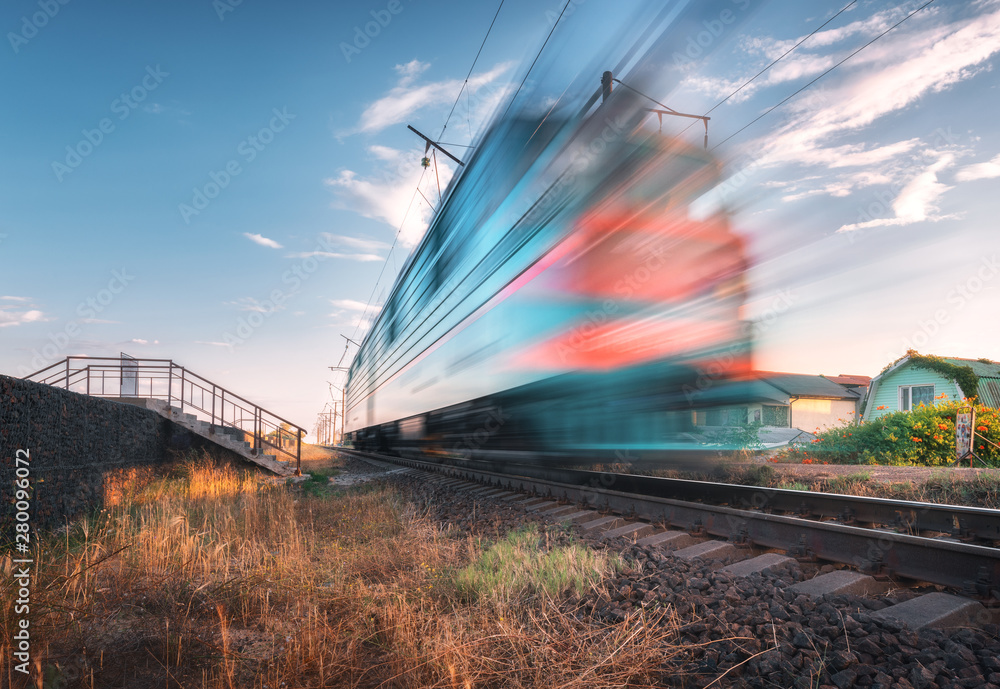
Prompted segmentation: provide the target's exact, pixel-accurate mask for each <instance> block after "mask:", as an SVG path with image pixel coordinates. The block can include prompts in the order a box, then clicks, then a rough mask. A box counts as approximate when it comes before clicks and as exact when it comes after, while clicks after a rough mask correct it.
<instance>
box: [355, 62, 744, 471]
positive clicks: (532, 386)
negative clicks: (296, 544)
mask: <svg viewBox="0 0 1000 689" xmlns="http://www.w3.org/2000/svg"><path fill="white" fill-rule="evenodd" d="M606 77H607V75H606ZM605 95H608V94H607V92H606V93H605ZM594 102H595V101H594V100H593V99H592V101H591V103H589V104H588V106H589V108H590V112H589V113H588V112H583V113H577V114H576V115H572V114H565V113H564V114H560V113H559V108H557V107H553V108H551V109H550V110H549V111H547V112H539V113H538V114H537V115H532V114H530V112H525V111H521V112H518V113H517V114H515V115H512V116H509V117H501V118H500V119H498V120H497V121H495V122H494V123H493V124H492V125H491V126H490V127H489V128H488V130H487V132H486V133H485V134H484V135H483V136H482V138H481V140H480V141H479V142H478V145H477V146H476V148H475V149H474V152H473V155H472V156H471V158H470V159H469V160H468V161H467V164H466V166H465V169H464V170H463V171H462V173H461V174H460V176H457V177H456V179H455V180H454V181H453V182H452V183H451V185H450V187H449V189H448V190H447V193H446V196H445V198H444V200H443V203H442V204H441V205H440V208H439V211H438V212H437V214H436V216H435V217H434V219H433V221H432V222H431V224H430V226H429V228H428V230H427V232H426V234H425V236H424V237H423V239H422V241H421V242H420V244H419V245H418V247H417V248H416V249H415V250H414V252H413V253H412V254H411V256H410V257H409V259H408V261H407V263H406V265H405V266H404V267H403V269H402V271H401V272H400V274H399V276H398V278H397V280H396V282H395V284H394V286H393V288H392V290H391V293H390V295H389V297H388V298H387V299H386V300H385V302H384V306H383V308H382V310H381V312H380V313H379V315H378V317H377V319H376V320H375V322H374V324H373V325H372V327H371V329H370V331H369V332H368V334H367V336H366V337H365V338H364V340H363V342H362V343H361V345H360V348H359V351H358V353H357V355H356V357H355V359H354V361H353V363H352V364H351V366H350V370H349V378H348V383H347V387H346V396H347V405H346V406H347V411H346V424H345V427H346V440H347V442H348V443H349V444H351V445H353V446H354V447H357V448H359V449H369V450H374V451H380V452H385V453H393V454H398V455H402V456H418V455H419V456H424V457H428V456H430V457H451V458H456V459H490V460H504V459H508V458H517V459H522V460H523V459H530V460H532V461H550V462H572V463H580V462H585V461H590V462H615V461H621V460H622V459H624V458H628V459H629V460H630V461H634V460H640V461H641V460H664V459H677V458H684V457H689V456H702V455H703V454H704V453H705V451H706V449H708V446H707V445H706V443H707V442H709V440H710V439H708V438H706V437H705V436H704V435H703V434H701V433H699V429H698V427H697V426H695V424H694V420H695V418H696V417H695V414H696V413H697V412H698V411H699V410H705V409H709V408H718V407H724V406H728V405H733V404H738V403H739V402H740V398H741V397H742V388H741V385H740V384H738V383H737V382H736V381H739V380H740V379H741V378H742V377H743V376H744V375H745V374H746V373H747V372H748V371H749V369H750V355H751V351H750V339H749V337H748V336H747V335H746V333H747V329H746V328H744V327H743V323H742V321H741V313H740V312H741V309H742V307H743V304H744V298H745V287H744V274H745V271H746V269H747V262H746V258H745V250H744V246H743V242H742V240H741V239H740V237H738V236H737V235H736V234H734V233H733V232H732V231H731V229H730V226H729V223H728V220H727V218H726V217H725V215H723V214H716V215H712V216H709V217H704V218H697V219H695V218H692V217H690V213H689V211H690V208H689V207H690V204H691V202H692V201H693V200H695V199H697V198H698V197H699V196H701V195H702V194H704V193H705V192H706V191H707V190H709V189H711V188H712V187H713V186H714V185H715V184H716V183H717V180H718V177H719V172H720V171H719V165H718V163H717V162H716V161H715V160H714V159H713V157H712V156H711V155H710V154H709V153H708V152H707V151H705V150H702V149H701V148H697V147H695V146H692V145H690V144H688V143H684V142H682V141H681V140H679V139H677V138H673V137H670V136H665V135H663V134H660V133H658V132H656V131H651V130H649V129H648V128H644V126H643V120H644V119H647V117H648V114H649V113H648V112H647V111H646V109H645V108H644V107H643V104H642V103H640V101H639V100H638V98H637V97H636V96H635V95H634V94H631V93H629V92H628V91H626V90H625V89H615V91H614V93H612V94H610V96H609V97H607V98H606V100H604V101H602V102H601V103H599V104H597V105H596V107H595V106H594ZM585 110H586V108H585ZM716 449H717V448H716Z"/></svg>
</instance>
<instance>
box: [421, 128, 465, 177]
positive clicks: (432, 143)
mask: <svg viewBox="0 0 1000 689" xmlns="http://www.w3.org/2000/svg"><path fill="white" fill-rule="evenodd" d="M406 128H407V129H409V130H410V131H411V132H413V133H414V134H416V135H417V136H419V137H420V138H421V139H423V140H424V141H426V142H427V145H428V146H433V147H434V148H436V149H437V150H439V151H441V152H442V153H444V154H445V155H446V156H448V157H449V158H451V159H452V160H454V161H455V162H456V163H458V164H459V165H461V166H462V167H465V163H463V162H462V161H461V160H459V159H458V158H456V157H455V156H453V155H452V154H451V153H448V151H446V150H444V149H443V148H441V146H439V145H438V142H437V141H432V140H431V138H430V137H428V136H425V135H423V134H421V133H420V132H418V131H417V130H416V129H414V128H413V127H412V126H410V125H406ZM426 152H427V148H426V147H425V148H424V153H426Z"/></svg>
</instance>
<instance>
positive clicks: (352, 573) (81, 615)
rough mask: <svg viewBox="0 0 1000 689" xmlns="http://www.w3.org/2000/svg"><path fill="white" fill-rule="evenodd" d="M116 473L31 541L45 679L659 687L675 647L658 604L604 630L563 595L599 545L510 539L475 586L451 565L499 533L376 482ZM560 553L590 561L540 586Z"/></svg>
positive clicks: (592, 570)
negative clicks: (75, 513) (481, 535)
mask: <svg viewBox="0 0 1000 689" xmlns="http://www.w3.org/2000/svg"><path fill="white" fill-rule="evenodd" d="M111 488H112V491H111V494H112V495H114V496H115V497H114V499H113V500H112V501H111V503H112V504H109V505H108V507H107V509H106V510H105V511H103V512H101V513H100V514H98V515H94V516H92V517H90V518H88V519H84V520H80V521H78V522H77V523H75V524H73V525H72V526H70V527H69V528H67V529H64V530H63V531H62V532H61V533H58V534H50V535H48V536H46V537H45V538H44V540H43V545H42V547H40V548H39V549H38V550H37V552H36V554H35V557H36V561H37V574H36V577H35V578H34V579H33V582H32V586H33V594H32V595H33V601H32V613H31V620H32V622H31V624H32V627H31V629H32V654H33V658H34V659H35V668H34V670H33V672H34V673H35V675H36V676H38V675H39V674H41V675H44V677H45V678H46V685H47V686H52V687H58V686H82V687H110V686H130V687H146V686H148V687H177V686H182V687H211V688H220V689H221V688H223V687H225V688H233V687H260V688H264V687H267V688H268V689H280V688H281V687H340V686H362V687H375V686H385V687H473V686H477V687H479V686H512V687H536V686H543V685H544V686H551V687H604V686H608V687H610V686H624V685H628V686H654V685H658V684H659V683H660V682H661V681H662V680H663V675H662V673H663V671H664V668H665V667H667V666H668V665H671V664H672V661H677V662H681V661H683V660H684V659H685V658H686V649H684V648H683V647H680V646H676V645H673V640H674V639H675V638H676V630H677V626H678V625H677V619H676V617H675V616H674V613H673V611H672V610H670V609H666V610H660V611H658V612H655V613H653V612H648V611H647V612H642V611H637V612H634V613H632V614H631V615H630V616H629V617H627V619H625V620H624V621H623V622H619V623H617V624H612V625H609V624H605V623H602V622H599V621H597V620H595V619H592V618H590V617H588V616H587V615H584V614H583V613H582V612H581V611H580V610H575V609H573V608H572V606H571V605H570V604H569V603H568V600H567V598H566V597H565V596H566V595H567V594H570V593H574V594H577V595H580V594H584V593H586V591H584V590H581V589H586V588H587V587H590V586H594V585H599V580H600V579H601V577H602V576H604V575H605V574H607V573H608V572H609V571H611V569H612V567H613V565H614V563H613V562H612V561H611V560H610V559H608V558H606V557H604V556H601V555H595V554H593V553H586V554H585V553H582V552H576V551H572V552H569V551H566V552H564V551H561V550H560V549H550V550H548V551H547V552H548V553H551V554H553V555H552V556H553V557H555V558H557V559H556V560H550V559H549V556H548V555H544V556H541V555H538V550H537V548H533V547H532V544H531V543H529V542H528V541H524V540H523V539H522V541H519V542H518V543H517V545H518V549H519V550H518V552H519V553H521V555H517V554H516V553H514V554H512V553H507V554H506V555H505V557H506V559H505V560H504V561H503V562H502V563H501V564H500V565H496V566H494V567H493V570H491V571H493V573H494V574H495V575H497V576H498V579H497V580H496V581H493V582H492V583H491V584H490V585H489V586H486V585H483V584H482V582H481V581H480V583H479V584H478V585H473V587H472V589H470V588H469V581H470V580H469V579H468V578H466V579H463V576H464V575H463V574H462V573H465V574H466V575H467V574H468V573H470V572H473V571H476V568H479V569H478V571H486V570H487V569H489V564H488V563H489V562H491V560H490V557H492V555H491V553H495V550H494V549H493V544H490V543H486V542H482V541H480V540H478V539H477V538H475V537H471V536H469V535H461V534H450V533H447V532H442V530H441V529H440V528H438V527H437V526H435V525H434V524H432V523H430V522H429V521H427V520H426V519H424V518H422V517H421V516H420V515H419V514H417V513H416V510H415V508H414V507H413V506H411V505H409V504H407V503H406V502H405V501H404V500H403V499H402V498H401V497H400V495H399V494H397V493H395V492H393V491H392V490H390V489H388V488H385V487H381V488H367V489H365V488H359V489H353V490H351V491H348V492H347V493H335V494H332V495H330V494H327V495H320V496H315V497H310V496H308V495H306V494H305V493H303V492H301V491H299V490H296V489H291V488H289V487H288V486H285V485H282V484H275V483H274V482H267V481H262V480H259V479H258V478H256V477H255V476H254V475H251V474H245V473H242V472H240V471H238V470H237V469H235V468H232V467H228V468H216V467H211V466H208V465H192V464H189V465H188V466H187V467H186V469H185V470H184V471H183V472H179V475H177V476H174V477H169V478H162V479H155V478H153V477H149V476H146V477H144V480H137V477H135V476H133V477H131V479H130V478H129V477H123V480H122V483H121V485H118V486H112V487H111ZM536 545H537V544H536ZM522 556H523V557H522ZM558 558H562V559H558ZM553 562H557V563H558V564H559V567H565V566H568V565H567V563H576V564H577V565H579V572H581V573H584V575H581V576H580V577H577V578H574V577H567V578H561V579H559V580H558V581H559V583H558V586H556V587H555V588H552V589H549V588H548V587H547V585H546V584H545V583H544V582H546V581H549V580H554V579H555V578H556V577H555V575H554V570H553V569H552V568H551V565H552V563H553ZM484 563H485V564H484ZM546 563H547V564H546ZM494 564H496V563H494ZM513 565H516V567H515V568H516V569H517V570H518V572H519V574H518V577H517V579H516V585H515V584H511V585H507V584H505V582H508V583H509V581H514V580H507V579H505V578H504V577H503V576H502V573H503V572H504V571H506V568H507V567H510V566H513ZM11 567H12V563H11V558H10V556H9V555H7V556H4V557H3V559H0V569H2V572H0V577H2V580H0V601H2V602H0V625H2V629H0V631H2V638H0V647H2V648H0V654H2V657H3V658H4V665H3V666H0V667H2V668H3V669H2V681H5V682H7V683H9V684H10V685H11V686H18V682H19V680H20V676H19V675H17V674H15V673H14V672H13V671H12V669H11V667H10V664H9V663H7V662H6V661H7V660H9V659H10V658H11V642H12V635H13V633H14V630H15V625H16V624H17V618H18V617H20V616H17V615H15V614H14V610H13V599H14V598H15V596H14V595H11V594H12V593H13V592H12V590H11V586H12V577H11ZM556 569H558V567H557V568H556ZM473 579H475V577H473ZM463 582H464V583H463ZM470 590H474V591H475V593H476V595H473V596H470V595H468V594H469V591H470ZM574 599H575V597H574ZM571 600H572V599H571Z"/></svg>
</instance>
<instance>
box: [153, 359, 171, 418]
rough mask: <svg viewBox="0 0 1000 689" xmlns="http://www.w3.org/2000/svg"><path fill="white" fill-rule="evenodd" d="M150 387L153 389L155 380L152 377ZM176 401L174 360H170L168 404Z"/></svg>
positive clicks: (168, 369)
mask: <svg viewBox="0 0 1000 689" xmlns="http://www.w3.org/2000/svg"><path fill="white" fill-rule="evenodd" d="M149 389H150V391H152V389H153V382H152V379H150V383H149ZM173 401H174V362H173V361H171V362H170V366H169V367H167V406H168V407H169V406H170V403H171V402H173Z"/></svg>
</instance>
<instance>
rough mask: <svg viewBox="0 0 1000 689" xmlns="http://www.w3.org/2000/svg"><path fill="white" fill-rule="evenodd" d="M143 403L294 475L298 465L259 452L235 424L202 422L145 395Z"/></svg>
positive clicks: (275, 469) (240, 452)
mask: <svg viewBox="0 0 1000 689" xmlns="http://www.w3.org/2000/svg"><path fill="white" fill-rule="evenodd" d="M142 402H143V403H144V405H143V406H145V407H146V409H151V410H153V411H155V412H156V413H157V414H159V415H160V416H162V417H163V418H165V419H168V420H170V421H173V422H174V423H176V424H177V425H178V426H181V427H183V428H186V429H187V430H189V431H191V432H192V433H194V434H195V435H198V436H200V437H202V438H204V439H205V440H208V441H209V442H212V443H214V444H216V445H218V446H219V447H222V448H225V449H227V450H230V451H232V452H235V453H236V454H238V455H239V456H240V457H242V458H243V459H245V460H247V461H248V462H252V463H254V464H256V465H257V466H259V467H263V468H264V469H267V470H268V471H270V472H272V473H275V474H277V475H278V476H293V475H294V474H295V465H294V464H293V463H291V462H279V461H278V459H277V457H276V456H275V455H266V454H263V453H260V454H255V453H254V449H253V445H252V444H251V443H248V442H246V440H244V437H245V434H244V433H243V431H241V430H240V429H238V428H233V427H232V426H220V425H217V424H210V423H208V422H207V421H202V420H201V419H199V418H198V417H196V416H195V415H194V414H186V413H184V412H182V411H181V410H180V409H177V408H176V407H171V406H170V405H168V404H167V403H166V401H164V400H158V399H152V398H143V399H142Z"/></svg>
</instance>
